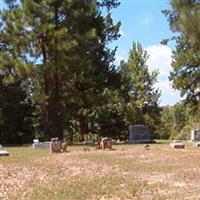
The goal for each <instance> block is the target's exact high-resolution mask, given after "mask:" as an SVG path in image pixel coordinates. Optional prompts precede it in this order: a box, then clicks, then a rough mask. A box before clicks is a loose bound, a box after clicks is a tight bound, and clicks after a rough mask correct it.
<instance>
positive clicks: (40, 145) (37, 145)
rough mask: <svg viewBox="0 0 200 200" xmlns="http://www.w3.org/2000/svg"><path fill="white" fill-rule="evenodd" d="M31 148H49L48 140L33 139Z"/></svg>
mask: <svg viewBox="0 0 200 200" xmlns="http://www.w3.org/2000/svg"><path fill="white" fill-rule="evenodd" d="M32 147H33V149H49V147H50V142H39V140H38V139H34V140H33V145H32Z"/></svg>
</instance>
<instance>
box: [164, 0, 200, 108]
mask: <svg viewBox="0 0 200 200" xmlns="http://www.w3.org/2000/svg"><path fill="white" fill-rule="evenodd" d="M171 5H172V9H171V10H164V11H163V13H164V14H165V15H166V17H167V18H168V22H169V25H170V28H171V30H172V31H173V32H175V33H178V34H176V36H174V37H173V38H172V39H173V40H175V41H176V50H175V51H174V52H173V62H172V67H173V71H172V72H171V74H170V79H171V80H172V81H173V86H174V88H176V89H178V90H180V91H181V96H182V97H186V103H191V105H193V106H195V107H196V108H199V105H200V45H199V44H200V37H199V35H200V29H199V27H200V12H199V10H200V2H199V1H198V0H173V1H172V2H171Z"/></svg>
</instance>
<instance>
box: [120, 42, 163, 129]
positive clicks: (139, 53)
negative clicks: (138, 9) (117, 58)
mask: <svg viewBox="0 0 200 200" xmlns="http://www.w3.org/2000/svg"><path fill="white" fill-rule="evenodd" d="M147 59H148V54H147V52H146V51H145V50H144V49H143V48H142V45H141V44H140V43H135V42H134V43H133V47H132V49H131V50H130V52H129V58H128V61H127V63H125V62H122V64H121V74H122V86H121V92H120V93H121V96H122V99H123V101H124V105H125V112H126V113H127V123H128V124H141V123H142V124H147V125H149V126H150V128H152V130H153V131H154V130H155V128H156V126H157V124H158V123H159V112H160V109H159V107H158V100H159V97H160V92H159V90H158V89H155V87H154V84H155V83H156V81H157V75H158V72H157V71H152V72H150V71H149V69H148V66H147V65H146V61H147Z"/></svg>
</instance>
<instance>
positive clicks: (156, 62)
mask: <svg viewBox="0 0 200 200" xmlns="http://www.w3.org/2000/svg"><path fill="white" fill-rule="evenodd" d="M146 50H147V52H148V54H149V56H150V57H149V60H148V61H147V64H148V66H149V67H150V70H154V69H159V72H160V75H161V76H169V73H170V71H171V69H172V68H171V62H172V50H171V49H170V48H169V47H167V46H164V45H160V44H159V45H153V46H150V47H147V48H146Z"/></svg>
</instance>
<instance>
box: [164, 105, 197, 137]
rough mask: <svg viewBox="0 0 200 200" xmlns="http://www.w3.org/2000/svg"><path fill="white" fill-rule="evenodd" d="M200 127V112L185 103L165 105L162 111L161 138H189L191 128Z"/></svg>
mask: <svg viewBox="0 0 200 200" xmlns="http://www.w3.org/2000/svg"><path fill="white" fill-rule="evenodd" d="M199 128H200V113H199V112H195V111H194V110H193V109H192V108H191V107H190V106H187V105H185V103H183V102H182V103H177V104H175V105H174V106H165V107H163V108H162V111H161V127H160V138H161V139H181V140H189V139H190V138H191V130H193V129H199Z"/></svg>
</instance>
